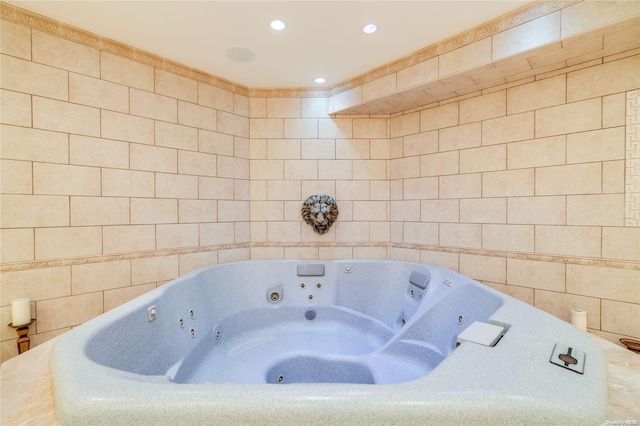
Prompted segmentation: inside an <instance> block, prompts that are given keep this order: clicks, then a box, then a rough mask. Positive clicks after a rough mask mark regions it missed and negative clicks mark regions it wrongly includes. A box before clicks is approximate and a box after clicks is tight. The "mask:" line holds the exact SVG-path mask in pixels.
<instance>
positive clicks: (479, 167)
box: [0, 21, 640, 359]
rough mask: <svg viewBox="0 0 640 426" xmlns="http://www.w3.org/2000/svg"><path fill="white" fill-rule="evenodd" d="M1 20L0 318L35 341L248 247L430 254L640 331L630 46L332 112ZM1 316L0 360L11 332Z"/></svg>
mask: <svg viewBox="0 0 640 426" xmlns="http://www.w3.org/2000/svg"><path fill="white" fill-rule="evenodd" d="M2 38H3V43H2V53H3V56H2V80H1V89H2V93H1V95H2V108H3V112H2V117H1V120H2V146H1V147H0V154H1V155H0V159H1V161H2V164H1V167H2V174H1V178H2V181H1V183H0V187H1V192H2V198H1V199H0V201H1V202H2V217H1V221H0V238H1V240H0V241H1V249H2V251H1V256H2V268H3V269H2V275H1V278H2V285H1V289H0V291H1V294H0V316H1V318H2V320H3V321H5V323H4V324H8V323H9V322H10V321H11V313H10V304H11V300H12V299H15V298H18V297H25V296H28V297H30V298H31V300H32V312H33V313H34V315H35V316H37V318H38V322H37V323H36V324H35V330H32V333H31V335H32V339H33V342H34V344H37V343H40V342H43V341H45V340H47V339H49V338H51V337H54V336H56V335H58V334H60V333H62V332H64V331H66V330H68V329H69V328H70V327H73V326H75V325H78V324H80V323H82V322H84V321H86V320H88V319H90V318H92V317H94V316H96V315H99V314H100V313H102V312H104V311H106V310H108V309H111V308H113V307H115V306H117V305H119V304H121V303H123V302H124V301H126V300H129V299H131V298H134V297H136V296H137V295H139V294H142V293H144V292H146V291H149V290H150V289H152V288H155V287H156V286H157V285H160V284H162V283H165V282H167V281H169V280H171V279H173V278H175V277H176V276H178V275H180V274H183V273H185V272H187V271H189V270H192V269H195V268H197V267H200V266H203V265H207V264H215V263H222V262H227V261H233V260H240V259H247V258H253V259H260V258H309V259H318V258H320V259H324V258H393V259H405V260H411V261H416V262H425V263H435V264H441V265H444V266H446V267H449V268H452V269H455V270H458V271H460V272H462V273H464V274H467V275H470V276H472V277H474V278H476V279H479V280H482V281H484V282H485V283H487V284H489V285H491V286H493V287H495V288H497V289H499V290H501V291H504V292H506V293H508V294H511V295H514V296H515V297H518V298H520V299H522V300H524V301H526V302H528V303H531V304H534V305H536V306H538V307H540V308H542V309H544V310H547V311H549V312H551V313H553V314H555V315H557V316H559V317H560V318H563V319H568V318H569V310H570V308H571V307H574V306H575V307H581V308H583V309H586V310H587V311H588V312H589V328H590V329H592V330H593V331H594V332H598V333H600V334H602V335H603V336H606V337H608V338H612V339H615V338H617V337H619V336H620V335H628V336H634V337H639V336H640V331H638V329H637V321H634V319H635V318H636V317H638V316H639V314H640V301H639V300H638V299H637V294H638V291H640V288H638V286H639V285H640V265H639V263H638V262H639V261H640V247H639V244H638V241H640V228H638V227H637V226H636V225H633V224H629V223H627V222H626V221H625V220H626V219H625V218H626V217H627V216H625V210H624V207H625V179H627V178H626V177H625V176H626V175H625V160H626V157H625V156H626V155H628V154H627V150H626V149H625V124H626V121H625V114H626V111H627V107H626V105H625V102H626V101H627V94H628V93H630V92H632V91H634V90H636V91H637V89H638V88H640V80H638V76H639V75H640V74H638V73H637V72H634V70H637V69H639V68H640V55H638V54H637V53H636V54H635V55H634V54H626V55H617V56H616V57H609V58H604V60H595V61H591V62H590V63H589V64H588V66H586V65H585V66H580V67H577V68H576V69H575V70H574V68H564V69H563V68H560V69H557V70H556V71H553V72H551V73H549V74H546V75H542V76H539V77H537V78H529V79H527V80H522V81H516V82H512V83H510V84H508V85H506V86H497V87H492V88H489V89H486V90H484V91H483V92H478V93H472V94H468V95H466V96H464V97H463V98H460V99H452V100H448V101H442V102H440V103H439V104H437V105H431V106H430V107H429V108H427V107H424V108H422V109H420V108H418V109H414V110H411V111H407V112H406V113H400V114H396V115H395V116H393V117H388V116H374V115H354V116H338V117H331V116H328V115H327V113H326V111H327V110H328V99H326V98H307V97H261V96H252V97H248V96H243V95H239V94H238V93H232V92H229V91H226V90H223V89H221V88H219V87H214V86H212V85H209V84H205V83H203V82H202V81H197V80H194V79H190V78H187V77H184V76H180V75H177V74H173V73H170V72H167V71H166V70H163V69H159V68H154V67H152V66H150V65H145V64H142V63H139V62H134V61H131V60H129V59H126V58H124V57H121V56H116V55H114V54H111V53H108V52H105V51H99V50H97V49H94V48H90V47H87V46H83V45H79V44H77V43H74V42H72V41H69V40H63V39H61V38H58V37H56V36H53V35H51V34H45V33H42V32H41V31H39V30H38V29H31V28H28V27H25V26H22V25H19V24H16V23H13V22H8V21H2ZM489 47H490V46H487V48H489ZM498 47H500V48H502V49H503V50H504V49H508V48H509V45H508V43H506V44H503V45H501V46H498ZM453 57H454V55H451V56H450V58H453ZM465 57H466V56H465ZM470 58H471V57H470ZM471 59H473V58H471ZM454 65H455V64H453V63H447V62H446V61H443V62H442V63H440V64H438V63H437V61H436V62H428V63H427V64H425V66H424V67H422V68H420V69H412V70H411V72H414V71H415V72H418V73H420V74H421V75H432V74H433V73H434V72H435V71H436V70H437V68H438V67H440V68H443V69H446V67H448V66H454ZM555 68H558V67H554V69H555ZM407 72H409V71H407ZM400 74H402V72H401V73H399V76H400ZM402 75H405V74H402ZM613 76H615V78H613ZM408 77H410V76H408ZM403 84H404V83H403V80H402V79H401V78H399V79H398V81H391V80H390V79H385V78H382V79H380V80H379V81H373V82H371V84H369V85H367V86H366V87H362V88H361V87H358V88H356V89H354V91H361V93H360V92H359V93H358V94H357V95H358V97H360V96H363V97H367V96H370V93H372V91H373V92H380V91H383V92H384V91H393V90H396V89H397V88H398V87H402V85H403ZM352 95H353V93H350V92H349V91H346V92H344V93H343V94H342V95H339V96H338V97H336V99H334V101H336V100H337V99H338V98H340V97H341V96H342V97H343V98H344V99H345V102H348V98H349V96H352ZM627 180H628V179H627ZM318 193H326V194H329V195H332V196H334V197H335V198H336V200H337V202H338V205H339V208H340V215H339V219H338V221H337V222H336V223H335V224H334V226H333V227H332V228H331V230H330V231H329V233H327V234H324V235H318V234H316V233H314V232H313V231H312V229H311V227H309V226H308V225H306V224H305V223H304V222H303V221H302V220H301V218H300V206H301V201H302V200H304V199H305V198H306V197H308V196H309V195H312V194H318ZM95 277H100V279H99V280H96V279H94V278H95ZM0 329H1V330H2V338H1V340H2V346H1V347H2V359H6V358H8V357H11V356H13V355H14V354H15V352H16V349H15V332H14V331H13V330H12V329H10V328H8V327H4V326H3V327H1V328H0Z"/></svg>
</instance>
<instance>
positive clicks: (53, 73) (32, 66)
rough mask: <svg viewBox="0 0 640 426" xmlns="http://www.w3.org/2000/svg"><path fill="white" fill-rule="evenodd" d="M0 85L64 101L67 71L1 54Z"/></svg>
mask: <svg viewBox="0 0 640 426" xmlns="http://www.w3.org/2000/svg"><path fill="white" fill-rule="evenodd" d="M0 66H1V70H2V81H0V87H2V88H3V89H8V90H13V91H16V92H21V93H29V94H32V95H38V96H44V97H47V98H52V99H59V100H63V101H66V100H67V99H68V93H69V83H68V78H69V73H68V72H67V71H65V70H61V69H59V68H54V67H50V66H48V65H42V64H38V63H35V62H30V61H27V60H24V59H19V58H14V57H12V56H7V55H2V63H1V64H0Z"/></svg>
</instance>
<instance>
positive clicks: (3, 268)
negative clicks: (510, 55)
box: [0, 241, 640, 272]
mask: <svg viewBox="0 0 640 426" xmlns="http://www.w3.org/2000/svg"><path fill="white" fill-rule="evenodd" d="M281 247H287V248H345V247H346V248H349V247H351V248H386V249H405V250H420V251H433V252H441V253H453V254H466V255H474V256H486V257H499V258H505V259H518V260H531V261H538V262H550V263H562V264H567V265H582V266H596V267H604V268H615V269H628V270H634V271H640V262H638V261H633V260H617V259H602V258H590V257H576V256H561V255H552V254H543V253H525V252H509V251H500V250H486V249H470V248H462V247H446V246H434V245H423V244H404V243H387V242H355V243H346V242H335V241H331V242H317V241H316V242H254V243H236V244H220V245H214V246H206V247H190V248H181V249H170V250H153V251H144V252H135V253H122V254H112V255H100V256H89V257H78V258H68V259H54V260H43V261H29V262H11V263H9V262H8V263H4V264H2V265H0V272H14V271H25V270H29V269H42V268H55V267H60V266H73V265H84V264H89V263H102V262H113V261H117V260H130V259H142V258H149V257H163V256H176V255H178V256H179V255H186V254H193V253H203V252H213V251H224V250H235V249H242V248H281Z"/></svg>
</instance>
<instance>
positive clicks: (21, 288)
mask: <svg viewBox="0 0 640 426" xmlns="http://www.w3.org/2000/svg"><path fill="white" fill-rule="evenodd" d="M2 54H3V56H2V59H1V60H2V79H1V84H2V116H1V120H2V129H1V132H2V134H1V136H2V145H1V147H0V155H1V162H2V163H1V171H2V175H1V179H2V180H1V190H2V198H1V203H2V205H1V208H2V216H1V228H2V229H1V230H0V232H1V234H0V237H1V249H2V264H3V272H2V276H1V279H2V284H1V286H2V287H1V300H0V306H1V318H2V325H1V327H0V329H1V330H2V359H7V358H8V357H10V356H13V355H14V354H15V353H16V351H17V350H16V344H15V339H16V333H15V331H14V330H13V329H11V328H9V327H7V326H6V324H9V323H10V322H11V301H12V300H13V299H16V298H19V297H29V298H30V299H31V301H32V308H31V310H32V315H33V316H35V317H37V322H36V323H35V324H34V325H33V326H32V327H31V330H30V336H31V339H32V344H33V345H37V344H38V343H40V342H42V341H44V340H46V339H49V338H51V337H53V336H55V335H57V334H59V333H61V332H64V331H65V330H68V329H69V328H70V327H72V326H74V325H77V324H80V323H82V322H84V321H86V320H88V319H90V318H92V317H94V316H96V315H99V314H101V313H102V312H104V311H107V310H109V309H111V308H112V307H114V306H117V305H119V304H121V303H123V302H124V301H126V300H129V299H131V298H133V297H135V296H137V295H139V294H141V293H144V292H146V291H148V290H150V289H152V288H155V287H156V286H157V285H160V284H162V283H164V282H166V281H168V280H171V279H173V278H175V277H177V276H178V275H181V274H184V273H186V272H188V271H190V270H193V269H195V268H197V267H200V266H203V265H207V264H214V263H217V262H225V261H230V260H240V259H247V258H249V256H250V251H249V240H250V226H249V191H250V186H249V153H250V149H249V99H248V97H247V96H241V95H237V94H234V93H231V92H228V91H224V90H221V89H218V88H216V87H213V86H210V85H206V84H203V83H200V82H197V81H195V80H191V79H188V78H184V77H181V76H178V75H176V74H172V73H169V72H166V71H163V70H161V69H158V68H153V67H151V66H148V65H144V64H141V63H139V62H135V61H132V60H128V59H126V58H123V57H120V56H115V55H112V54H109V53H106V52H104V51H100V50H98V49H95V48H91V47H87V46H83V45H81V44H78V43H74V42H71V41H68V40H65V39H63V38H59V37H56V36H54V35H50V34H47V33H45V32H42V31H39V30H36V29H30V28H28V27H26V26H22V25H19V24H16V23H13V22H9V21H2Z"/></svg>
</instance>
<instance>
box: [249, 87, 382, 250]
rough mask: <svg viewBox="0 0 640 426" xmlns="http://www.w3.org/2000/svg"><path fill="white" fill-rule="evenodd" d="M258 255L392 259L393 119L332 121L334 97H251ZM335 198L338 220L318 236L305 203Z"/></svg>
mask: <svg viewBox="0 0 640 426" xmlns="http://www.w3.org/2000/svg"><path fill="white" fill-rule="evenodd" d="M249 109H250V115H251V119H250V129H251V131H250V136H251V166H250V176H251V213H250V218H251V242H252V249H251V257H252V258H254V259H256V258H264V257H268V258H313V259H317V258H386V257H387V246H388V242H389V237H390V233H389V232H390V228H389V194H390V192H389V191H390V182H389V180H388V177H389V174H388V164H389V149H390V144H389V139H388V137H387V134H388V130H387V127H388V121H389V120H388V118H371V117H366V116H365V117H360V116H358V117H342V118H330V117H329V116H327V113H326V111H327V99H326V98H315V99H314V98H251V99H250V102H249ZM314 194H328V195H331V196H333V197H334V198H335V199H336V201H337V204H338V209H339V216H338V220H337V221H336V222H335V223H334V224H333V226H332V227H331V228H330V229H329V232H327V233H326V234H322V235H320V234H317V233H315V232H314V231H313V228H312V227H311V226H309V225H307V224H306V223H305V222H304V221H303V220H302V218H301V211H300V210H301V207H302V203H301V201H302V200H305V199H306V198H307V197H309V196H310V195H314Z"/></svg>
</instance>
